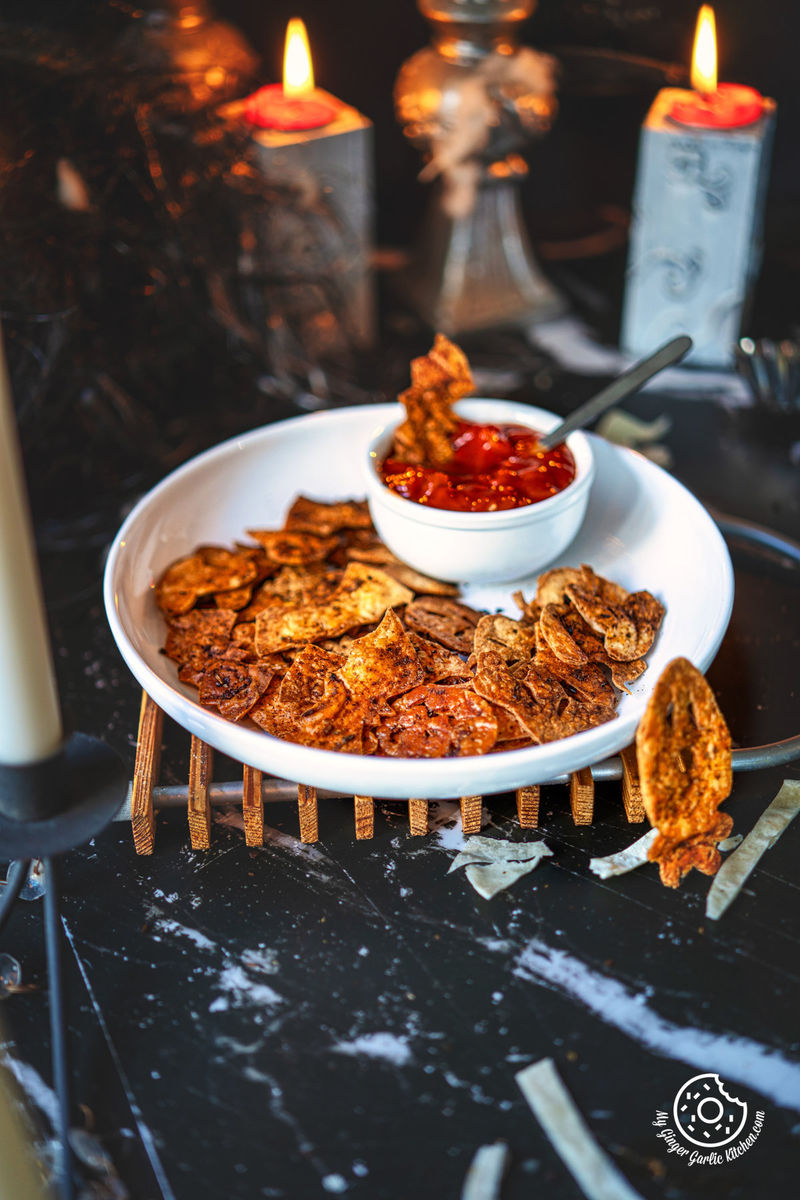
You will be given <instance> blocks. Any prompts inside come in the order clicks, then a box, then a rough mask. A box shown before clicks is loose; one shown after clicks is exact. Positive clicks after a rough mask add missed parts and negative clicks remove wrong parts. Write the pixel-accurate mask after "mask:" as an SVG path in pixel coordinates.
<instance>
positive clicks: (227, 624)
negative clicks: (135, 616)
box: [164, 608, 236, 667]
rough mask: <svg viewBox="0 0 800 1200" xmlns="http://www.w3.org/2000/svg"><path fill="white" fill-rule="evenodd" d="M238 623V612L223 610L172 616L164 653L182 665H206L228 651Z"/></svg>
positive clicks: (208, 609)
mask: <svg viewBox="0 0 800 1200" xmlns="http://www.w3.org/2000/svg"><path fill="white" fill-rule="evenodd" d="M235 620H236V613H235V612H234V611H233V610H232V609H224V608H202V609H199V608H198V609H194V610H193V611H192V612H188V613H183V614H180V615H178V616H176V617H172V618H171V619H170V620H169V621H168V623H167V637H166V641H165V643H164V653H165V654H166V656H167V658H171V659H172V660H173V661H174V662H177V663H180V664H181V666H192V667H200V666H203V665H204V664H205V663H206V662H208V661H209V660H210V659H212V658H220V657H221V656H222V654H223V653H224V651H225V650H226V649H227V647H228V645H229V644H230V640H231V630H232V629H233V623H234V621H235Z"/></svg>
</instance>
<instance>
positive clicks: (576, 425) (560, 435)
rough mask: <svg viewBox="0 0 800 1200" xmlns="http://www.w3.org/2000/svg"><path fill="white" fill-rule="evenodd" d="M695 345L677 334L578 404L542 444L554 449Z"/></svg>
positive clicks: (541, 440) (683, 335)
mask: <svg viewBox="0 0 800 1200" xmlns="http://www.w3.org/2000/svg"><path fill="white" fill-rule="evenodd" d="M691 348H692V339H691V338H690V337H688V336H687V335H686V334H685V333H684V334H681V336H680V337H676V338H673V339H672V341H671V342H666V343H665V344H664V345H663V346H661V348H660V349H658V350H656V352H655V354H649V355H648V356H647V358H643V359H642V360H641V362H638V363H634V365H633V366H632V367H630V368H629V369H628V370H627V371H625V372H623V374H622V375H619V376H618V377H617V378H616V379H614V380H612V382H611V383H610V384H609V385H608V387H604V388H603V390H602V392H598V393H597V395H596V396H592V398H591V400H587V401H586V403H585V404H582V405H581V406H580V408H576V409H575V411H574V412H573V413H570V415H569V416H568V417H567V419H566V420H565V421H562V422H561V424H560V425H559V426H557V428H556V429H554V430H553V431H552V432H551V433H547V434H545V435H544V437H540V438H539V445H540V446H541V447H542V448H543V449H544V450H552V448H553V446H557V445H558V444H559V443H560V442H563V441H564V438H565V437H566V436H567V434H570V433H572V432H573V430H575V429H581V428H582V427H583V426H584V425H586V424H588V422H589V421H593V420H594V419H595V417H599V416H600V414H601V413H604V412H605V411H606V409H607V408H611V405H612V404H617V403H618V402H619V401H620V400H624V399H625V397H626V396H630V395H631V393H632V392H638V390H639V388H640V387H642V385H643V384H645V383H647V381H648V379H652V378H653V376H654V375H657V374H658V372H659V371H663V370H664V368H665V367H671V366H673V365H674V364H675V363H677V362H680V360H681V359H682V358H683V356H684V355H685V354H688V353H689V351H690V350H691Z"/></svg>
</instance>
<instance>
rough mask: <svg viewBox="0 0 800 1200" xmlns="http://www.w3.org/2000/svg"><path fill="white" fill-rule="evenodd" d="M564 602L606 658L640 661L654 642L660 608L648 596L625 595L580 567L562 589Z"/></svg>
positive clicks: (662, 614)
mask: <svg viewBox="0 0 800 1200" xmlns="http://www.w3.org/2000/svg"><path fill="white" fill-rule="evenodd" d="M564 594H565V596H566V597H567V599H568V600H569V601H570V602H571V603H572V604H573V605H574V606H575V608H576V609H577V610H578V612H579V613H580V615H581V616H582V617H583V619H584V621H586V623H587V625H589V626H590V627H591V628H592V629H593V630H594V631H595V632H596V633H600V634H602V636H603V645H604V647H605V649H606V651H607V652H608V654H609V657H611V658H613V659H615V660H617V661H622V662H631V661H633V660H634V659H637V658H642V657H643V656H644V655H645V654H646V653H647V651H648V650H649V649H650V647H651V646H652V644H653V642H654V641H655V637H656V634H657V632H658V628H659V626H660V624H661V621H662V619H663V617H664V606H663V604H661V602H660V601H659V600H656V598H655V596H652V595H651V594H650V592H631V593H628V592H626V591H625V589H624V588H621V587H620V586H619V585H618V584H616V583H611V582H610V581H609V580H607V579H603V578H602V576H600V575H596V574H595V573H594V571H593V570H592V569H591V567H587V566H586V565H585V564H583V565H582V566H581V571H580V579H579V580H578V581H576V582H572V583H568V584H567V585H566V586H565V588H564Z"/></svg>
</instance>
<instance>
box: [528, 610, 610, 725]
mask: <svg viewBox="0 0 800 1200" xmlns="http://www.w3.org/2000/svg"><path fill="white" fill-rule="evenodd" d="M536 628H537V630H539V629H540V626H538V625H537V627H536ZM544 676H547V677H549V678H552V679H557V680H558V682H559V683H560V684H561V686H562V687H563V689H564V691H565V692H566V693H567V695H569V696H575V697H577V699H579V700H580V701H582V702H583V703H589V704H604V705H610V706H611V707H612V708H613V706H614V705H615V703H616V698H617V697H616V692H615V691H614V688H613V687H612V685H611V683H610V682H609V679H608V676H607V674H606V672H605V671H604V670H603V668H602V667H601V666H600V665H599V664H598V663H594V662H591V661H590V660H588V659H587V661H586V662H584V663H579V664H578V663H568V662H564V661H563V659H560V658H558V657H557V655H555V654H554V653H553V651H552V650H551V649H550V647H549V645H548V644H547V642H546V641H545V639H544V637H543V636H542V635H541V634H539V633H537V639H536V657H535V659H534V660H533V662H532V663H531V666H530V667H529V669H528V673H527V674H526V676H525V682H526V683H527V684H528V686H529V687H531V689H532V690H535V689H534V688H533V684H532V682H531V681H532V680H534V679H537V678H539V679H540V678H542V677H544Z"/></svg>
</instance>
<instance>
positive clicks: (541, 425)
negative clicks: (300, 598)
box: [365, 334, 594, 583]
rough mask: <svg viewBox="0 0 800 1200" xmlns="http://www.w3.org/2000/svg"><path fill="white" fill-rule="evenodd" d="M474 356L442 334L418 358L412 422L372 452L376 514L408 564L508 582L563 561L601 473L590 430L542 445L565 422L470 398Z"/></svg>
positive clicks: (374, 444)
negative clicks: (558, 442)
mask: <svg viewBox="0 0 800 1200" xmlns="http://www.w3.org/2000/svg"><path fill="white" fill-rule="evenodd" d="M471 390H472V376H471V374H470V370H469V364H468V362H467V360H466V357H465V356H464V354H463V352H462V351H461V350H460V349H459V348H458V347H457V346H455V345H453V343H452V342H450V341H448V339H447V338H445V337H444V336H443V335H442V334H437V335H436V339H435V341H434V344H433V347H432V348H431V350H430V352H429V353H428V354H427V355H425V356H423V357H422V358H417V359H414V360H413V362H412V363H411V386H410V387H409V388H407V389H406V391H405V392H403V393H402V394H401V395H400V397H399V399H400V401H401V402H402V404H403V405H404V407H405V413H406V416H405V420H402V421H400V422H398V423H397V424H396V425H395V426H393V427H381V428H379V429H377V430H376V431H375V433H374V435H373V437H372V439H371V440H370V443H369V445H368V446H367V448H366V462H365V479H366V490H367V499H368V501H369V508H370V513H371V514H372V519H373V521H374V523H375V526H376V528H377V530H378V533H379V534H380V536H381V538H382V539H383V540H384V542H386V544H387V546H389V547H390V549H391V550H393V551H394V553H395V554H397V555H398V557H399V558H402V559H403V561H404V562H407V563H409V564H410V566H412V567H415V568H416V569H417V570H419V571H423V572H424V573H426V574H428V575H434V576H436V577H437V578H439V579H444V580H450V581H452V582H455V583H507V582H511V581H513V580H518V579H524V578H525V577H527V576H530V575H532V574H534V573H536V572H537V571H540V570H541V569H542V568H543V567H546V566H547V565H548V564H549V563H551V562H553V561H554V560H555V559H556V558H557V557H558V556H559V555H560V554H561V553H562V552H563V551H564V550H565V549H566V548H567V546H569V544H570V542H571V541H572V540H573V539H574V538H575V536H576V535H577V533H578V531H579V529H580V527H581V524H582V522H583V519H584V516H585V515H586V508H587V505H588V502H589V492H590V489H591V485H592V481H593V479H594V460H593V455H592V448H591V443H590V441H589V439H588V438H587V437H585V435H584V434H582V433H574V434H571V435H570V436H569V437H568V438H567V441H566V443H562V444H561V445H559V446H556V447H555V448H554V449H552V450H547V451H545V450H543V449H542V448H541V447H540V446H539V443H538V436H537V435H539V434H545V433H549V432H550V431H551V430H553V429H555V428H556V427H557V426H558V425H559V424H560V419H559V418H558V417H557V416H555V415H554V414H553V413H548V412H546V411H544V410H543V409H538V408H533V407H529V406H528V405H525V404H516V403H511V402H509V401H504V400H490V399H471V400H465V399H464V397H465V396H466V395H467V394H468V393H469V392H470V391H471Z"/></svg>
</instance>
